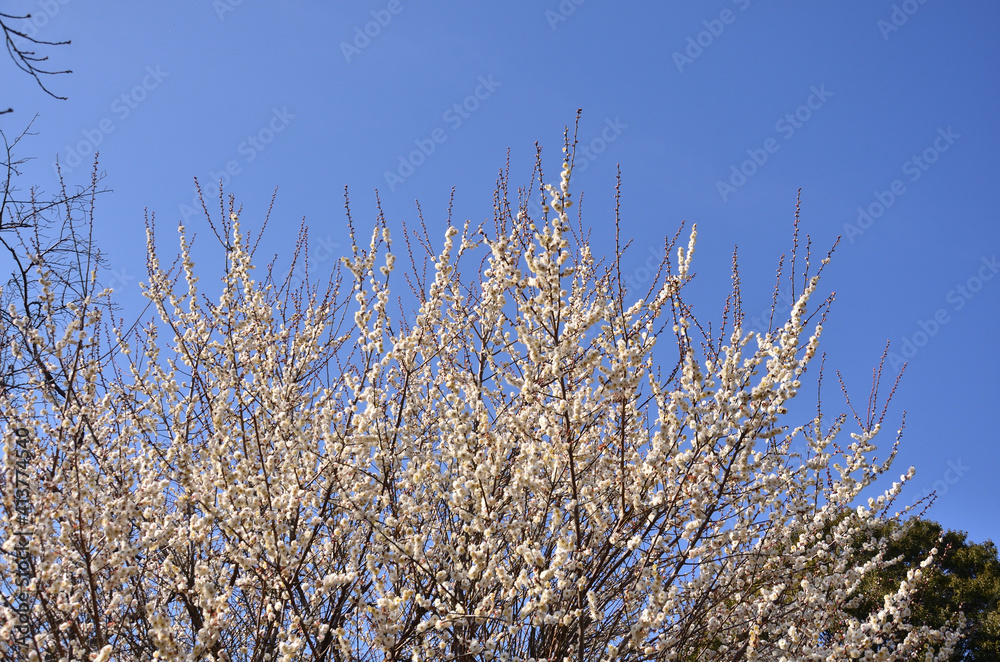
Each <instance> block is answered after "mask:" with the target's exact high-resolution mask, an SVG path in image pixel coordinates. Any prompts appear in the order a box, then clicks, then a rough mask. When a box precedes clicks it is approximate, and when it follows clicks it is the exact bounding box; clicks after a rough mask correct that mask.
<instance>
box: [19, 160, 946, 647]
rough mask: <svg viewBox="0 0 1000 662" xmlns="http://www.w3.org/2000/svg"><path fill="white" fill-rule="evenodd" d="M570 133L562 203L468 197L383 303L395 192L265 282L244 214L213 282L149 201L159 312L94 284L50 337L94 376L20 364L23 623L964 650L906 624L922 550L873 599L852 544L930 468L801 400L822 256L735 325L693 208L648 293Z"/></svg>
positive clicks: (302, 641)
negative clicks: (167, 246)
mask: <svg viewBox="0 0 1000 662" xmlns="http://www.w3.org/2000/svg"><path fill="white" fill-rule="evenodd" d="M571 163H572V159H571V152H569V151H567V152H566V162H565V163H564V164H563V168H562V173H561V178H560V185H559V186H558V187H552V186H549V187H546V188H545V189H544V190H545V191H546V193H547V195H548V198H547V201H546V205H545V208H544V212H543V213H544V216H543V217H542V218H530V217H529V216H528V214H527V211H526V207H525V206H522V208H520V209H519V208H518V206H517V205H516V204H514V205H511V203H510V202H509V201H508V200H507V198H506V191H507V188H506V182H505V181H504V182H503V185H502V186H501V187H500V188H499V189H498V197H497V202H496V206H495V210H496V212H495V213H496V218H495V224H494V225H493V228H494V229H493V230H492V231H487V230H486V229H485V228H484V227H475V226H473V225H472V224H471V223H469V222H466V223H464V224H463V225H460V226H450V227H448V229H447V231H446V232H445V233H444V238H443V248H442V249H441V251H440V252H439V253H437V254H434V255H429V256H428V257H429V258H430V260H429V265H430V273H427V272H426V271H425V272H423V273H421V272H420V270H419V269H417V267H416V265H417V264H418V263H419V260H420V256H418V255H411V257H413V258H414V260H413V265H414V272H413V273H410V274H408V276H407V278H408V280H409V283H410V284H411V285H412V287H413V290H414V293H415V295H416V296H417V297H418V302H417V306H418V310H417V311H416V312H415V313H414V314H412V315H404V314H403V313H402V312H399V313H391V312H390V307H391V304H392V303H393V302H395V301H397V293H396V291H395V290H390V281H391V280H392V279H393V278H394V273H395V270H396V264H395V263H396V256H395V254H394V253H393V252H392V244H391V240H390V235H389V232H388V230H387V228H385V226H384V223H383V222H380V224H379V226H378V227H376V228H375V229H374V231H373V233H372V235H371V240H370V242H369V243H368V244H367V246H362V245H358V243H357V242H356V241H354V237H355V234H354V229H353V227H354V226H353V223H352V225H351V237H352V243H353V250H352V252H351V254H350V255H349V256H348V257H345V258H344V260H343V264H344V266H345V269H344V270H338V271H337V274H336V276H335V277H334V278H333V279H332V280H331V281H330V285H329V288H328V289H327V290H326V291H325V292H323V291H320V290H319V289H318V288H317V287H316V286H315V285H310V284H306V285H303V286H300V287H299V289H297V290H294V291H292V290H290V288H289V286H288V282H289V281H288V280H285V282H284V283H282V282H281V281H280V280H275V279H273V277H272V272H271V270H270V269H268V270H267V271H266V273H264V274H263V275H262V276H261V278H262V280H255V278H254V273H255V271H254V268H253V260H252V259H253V250H252V246H255V245H256V244H255V243H254V242H250V241H248V239H247V237H246V236H245V235H244V233H243V230H242V227H241V222H240V220H239V219H238V218H237V217H236V215H235V214H234V215H233V216H232V217H230V218H229V221H228V222H224V223H223V226H224V231H225V233H224V236H221V237H220V240H221V241H222V242H223V244H224V245H225V246H226V247H227V249H228V250H227V252H226V259H227V266H226V270H225V273H224V276H223V279H222V283H221V290H220V292H219V293H218V294H217V295H216V296H207V295H206V294H203V292H202V290H201V289H199V287H200V283H202V282H204V281H203V280H199V277H198V276H197V275H196V268H195V264H194V261H193V259H192V257H191V247H190V244H189V242H188V239H187V234H186V232H187V231H186V229H185V228H183V227H182V228H180V247H181V248H180V259H179V265H177V266H179V269H178V268H173V269H170V270H165V269H164V267H163V266H162V265H161V262H160V259H159V257H158V253H157V250H156V247H155V245H154V236H153V232H152V229H150V231H149V233H148V251H149V258H148V270H149V277H148V283H146V284H145V286H144V288H145V294H146V296H147V297H148V299H149V300H150V302H151V306H152V309H153V310H155V314H156V317H155V319H152V320H148V321H146V322H145V323H144V324H142V325H139V326H137V327H135V328H134V329H129V328H117V327H115V328H111V329H110V330H108V329H106V327H105V326H104V325H103V321H102V319H101V318H100V315H99V314H97V315H95V314H94V310H95V309H94V308H93V305H92V302H89V301H87V302H83V303H82V305H81V306H80V308H79V312H80V315H79V319H78V320H77V321H76V322H75V323H73V324H71V325H70V326H69V328H67V329H65V330H58V329H56V328H55V327H54V326H49V327H47V329H43V333H41V334H39V335H38V336H36V337H35V339H34V341H33V342H35V343H36V345H35V349H37V351H39V352H40V355H41V356H43V357H44V360H45V361H48V362H50V363H51V364H52V365H57V364H58V365H61V366H63V367H64V368H66V370H64V371H63V373H62V374H68V375H72V377H71V379H70V380H69V382H68V383H65V384H60V385H59V386H60V389H61V391H56V390H55V389H54V385H53V384H50V383H47V382H45V381H44V380H43V379H41V377H39V379H38V380H37V382H36V383H35V384H34V388H33V389H31V390H30V391H28V392H27V393H26V394H24V395H23V396H19V397H18V398H14V396H12V395H8V394H7V393H3V394H2V395H0V410H2V415H3V417H4V423H5V427H4V430H3V439H4V444H5V448H6V456H5V461H6V467H7V472H6V474H5V475H6V476H7V479H6V480H7V482H6V484H5V486H4V491H3V518H2V521H0V528H2V529H3V538H4V540H5V541H6V542H4V545H3V550H4V553H3V554H2V555H0V565H2V566H3V567H2V568H0V574H2V576H3V578H4V579H3V581H4V582H6V584H5V590H4V591H3V593H4V595H8V596H9V595H12V594H13V592H14V590H15V588H16V587H15V586H14V583H13V582H14V578H15V576H16V573H15V571H14V569H15V566H16V565H17V558H16V556H15V551H14V550H15V545H16V543H17V536H18V532H24V531H25V528H24V525H23V524H22V522H21V521H20V520H19V519H18V512H17V511H16V510H15V507H14V500H13V494H14V491H13V487H12V485H11V478H10V477H11V476H13V472H14V471H15V470H21V471H24V472H26V474H27V475H28V477H29V479H28V481H27V482H28V484H29V485H30V495H29V497H30V501H31V503H32V506H33V512H32V514H31V517H30V522H29V524H28V528H29V529H30V546H29V548H30V554H31V558H32V559H33V560H32V564H33V567H32V577H33V579H32V585H31V587H30V592H31V595H32V602H31V609H32V611H31V614H30V619H29V622H30V624H31V625H30V627H31V634H32V635H33V639H31V642H30V643H29V644H28V648H29V649H30V650H29V651H28V653H30V655H33V656H34V659H39V660H66V661H68V660H99V661H101V662H104V661H107V660H121V661H126V660H127V661H139V660H184V661H189V662H194V661H196V660H214V661H225V662H228V661H233V662H235V661H246V662H251V661H253V662H260V661H262V660H268V661H271V662H277V661H282V662H291V661H293V660H329V661H331V662H332V661H344V662H347V661H354V660H365V661H367V660H371V661H375V660H379V661H381V660H393V661H402V660H441V661H445V660H455V661H472V660H483V661H486V660H501V661H504V662H528V661H536V662H540V661H542V660H545V661H548V662H552V661H556V660H559V661H562V660H588V661H594V662H598V661H610V660H636V661H639V660H663V661H676V662H681V661H687V660H705V661H734V662H735V661H737V660H761V661H763V660H767V661H774V662H778V661H788V662H792V661H800V660H801V661H805V660H811V661H817V662H818V661H821V660H822V661H830V662H839V661H842V660H852V659H859V660H909V659H917V658H916V656H917V655H918V654H919V655H920V656H921V658H920V659H928V660H943V659H945V657H946V656H947V655H948V654H949V652H950V650H951V647H952V645H953V644H954V642H955V641H956V635H955V633H954V632H952V631H950V630H949V631H940V632H939V631H933V630H930V629H927V628H916V627H912V626H911V625H910V624H909V622H908V615H909V605H910V604H911V601H912V599H913V596H914V592H915V591H916V590H917V588H918V587H919V585H920V582H921V576H922V574H921V571H914V572H912V573H911V574H910V576H909V577H908V578H907V580H906V581H905V582H903V583H902V584H900V586H898V587H896V590H894V591H893V592H891V593H890V594H888V595H886V596H885V599H884V605H883V607H882V608H881V609H880V610H879V611H877V612H876V613H874V614H872V615H871V616H870V617H868V618H867V619H865V620H858V619H856V618H852V617H851V616H850V615H849V614H848V612H847V610H848V609H849V608H850V603H851V599H852V596H853V594H854V591H855V590H856V589H857V588H858V586H859V585H860V582H861V579H862V577H863V575H864V574H865V572H866V571H868V570H870V569H872V568H874V567H875V566H876V564H878V563H882V562H883V559H882V555H881V554H877V555H876V556H875V558H874V559H873V560H870V561H860V560H855V559H858V558H862V557H861V556H858V555H855V552H860V551H862V550H863V549H875V550H878V549H884V542H883V541H880V540H877V539H875V540H871V539H870V534H871V532H872V531H874V530H875V528H876V527H877V525H878V524H879V522H880V520H881V519H882V518H884V517H888V516H893V515H892V514H891V513H890V511H889V510H888V509H889V508H890V507H891V505H892V503H893V500H894V498H895V497H896V496H897V495H898V494H899V493H900V490H901V489H902V487H903V485H904V484H905V483H906V482H907V480H908V479H909V478H910V477H911V476H912V475H913V472H912V470H910V471H908V472H906V473H905V474H904V475H903V476H902V477H901V478H900V479H899V481H897V482H896V483H894V484H893V486H892V487H891V488H890V489H888V490H886V491H885V493H884V495H882V496H879V497H878V498H877V500H874V501H873V500H869V501H868V502H867V504H868V505H867V507H866V506H864V505H858V504H857V503H856V501H857V500H858V498H859V494H860V493H861V492H862V490H864V489H865V488H867V487H869V486H870V485H872V484H873V483H874V482H875V481H876V479H878V478H879V476H881V475H883V474H885V473H886V472H887V471H888V470H889V463H888V462H885V461H883V462H876V460H875V459H874V456H873V452H874V451H875V449H876V447H875V443H874V442H875V437H876V434H877V433H878V429H879V426H878V424H877V423H878V422H881V421H880V420H879V421H878V422H876V421H874V420H873V419H871V417H869V420H867V421H863V423H864V424H863V425H862V426H861V429H860V430H858V431H856V432H855V433H854V434H852V435H851V439H850V442H849V443H847V444H846V445H844V444H843V443H842V444H841V445H839V446H838V445H837V443H836V442H835V439H839V438H842V434H843V433H842V428H844V427H845V426H846V425H847V423H846V419H845V418H844V417H841V418H837V419H835V420H833V421H826V420H824V419H823V418H822V417H820V416H819V415H817V417H816V418H815V420H813V421H810V422H807V423H806V424H796V425H791V424H790V423H789V422H787V421H788V415H787V408H788V406H789V403H790V401H791V399H792V398H793V397H795V396H796V395H797V394H798V393H799V391H800V390H801V388H802V386H803V384H802V380H803V379H805V373H806V371H807V370H808V368H809V366H810V362H811V361H812V360H813V359H814V358H815V356H816V354H817V351H818V347H819V343H820V337H821V334H822V326H821V325H820V324H819V323H817V321H816V320H813V319H811V314H812V311H813V310H815V309H816V308H817V307H818V306H817V304H816V303H815V301H814V300H813V299H814V298H816V297H817V296H818V295H817V287H818V282H819V280H818V277H819V275H818V274H811V275H810V274H808V273H806V274H805V275H803V276H800V280H799V282H801V283H803V287H802V290H801V292H799V293H798V298H797V302H796V304H795V305H794V307H793V308H792V309H791V312H790V314H789V317H788V319H787V320H784V321H783V323H782V324H781V325H780V326H777V328H775V329H774V330H772V331H770V332H768V333H766V334H754V333H750V332H748V331H745V330H744V328H743V327H742V314H741V312H740V309H739V303H738V294H739V291H738V284H739V281H738V279H734V294H735V296H734V298H733V299H731V305H730V306H729V307H727V313H726V315H727V318H726V321H725V322H724V324H723V326H722V327H721V329H722V330H721V331H720V329H719V328H716V327H703V326H702V325H701V324H700V323H699V322H698V320H697V319H696V318H695V317H694V315H693V312H692V310H691V307H690V305H689V304H688V303H687V302H686V301H685V299H684V298H683V295H684V288H685V287H687V286H688V284H689V283H690V282H691V279H692V273H693V271H692V270H693V262H692V260H693V255H694V249H695V239H696V234H695V232H694V230H692V231H691V232H690V235H689V241H688V242H687V244H686V245H684V246H675V244H674V243H673V242H667V248H668V250H667V252H666V255H667V256H668V258H667V259H665V261H664V264H663V269H662V270H661V273H660V275H659V279H658V280H657V282H655V283H653V284H652V286H651V287H650V288H649V291H648V293H647V294H646V295H645V296H643V295H642V293H634V292H627V291H625V290H624V288H623V285H622V282H623V281H622V277H621V276H622V272H621V270H622V266H623V263H622V260H621V253H620V252H619V253H618V254H616V255H612V256H611V260H612V261H611V264H610V265H609V266H607V267H605V266H602V262H601V261H600V257H599V256H595V252H596V251H595V250H594V248H593V247H592V246H589V245H588V244H587V243H586V242H584V241H582V240H580V239H579V238H580V237H583V236H585V235H584V233H583V231H582V228H581V227H579V226H574V225H573V223H572V222H571V219H570V217H569V215H568V210H569V209H570V208H572V207H573V204H572V201H571V194H570V188H569V184H570V172H571V167H572V166H571ZM224 220H225V219H224ZM213 229H214V226H213ZM423 245H424V246H427V244H426V242H424V244H423ZM675 250H676V252H675ZM674 255H676V259H672V256H674ZM469 261H471V262H472V263H473V265H474V266H473V267H472V268H471V269H469V271H470V272H471V273H472V274H474V276H475V277H473V278H470V279H466V278H464V277H463V276H462V273H461V270H460V268H459V267H460V264H461V263H462V262H465V263H468V262H469ZM823 264H826V260H824V261H823ZM820 270H822V268H821V269H820ZM46 282H47V281H43V283H46ZM392 282H393V286H394V287H395V286H396V281H394V280H393V281H392ZM49 293H50V292H49V289H48V285H47V284H46V285H45V293H44V295H43V297H44V296H47V295H48V294H49ZM634 297H639V298H638V300H637V301H636V300H635V299H634ZM213 301H214V302H213ZM41 305H43V306H44V305H46V301H44V300H43V301H42V302H41ZM819 307H822V304H820V305H819ZM709 329H712V330H709ZM46 333H47V335H46ZM671 335H672V336H673V339H674V340H675V341H676V343H675V345H676V349H673V348H672V349H671V350H670V351H669V352H668V351H667V350H666V348H665V347H664V346H663V345H664V341H665V340H667V339H668V338H670V336H671ZM654 350H655V351H654ZM60 392H62V393H64V394H65V397H62V396H60V394H59V393H60ZM15 428H23V429H26V430H28V431H30V435H31V444H32V447H31V448H32V457H31V459H30V460H28V461H23V462H22V461H21V460H19V459H18V456H17V454H16V453H15V452H14V450H13V449H14V448H15V444H16V441H15V437H14V432H13V430H14V429H15ZM793 444H799V445H801V446H802V447H803V448H804V449H805V450H803V451H793ZM894 448H895V445H894V444H893V449H894ZM890 459H891V458H890ZM18 462H22V463H21V464H20V465H19V464H18ZM865 558H870V555H869V557H865ZM928 563H929V561H928ZM926 566H927V564H926V563H925V564H923V565H922V567H923V568H926ZM926 572H929V570H926ZM17 623H18V614H17V613H16V612H15V611H14V609H13V608H12V603H11V602H10V601H9V600H8V601H7V602H5V603H4V608H3V610H2V612H0V628H2V629H0V655H2V656H4V659H13V658H14V657H15V656H17V655H20V654H21V653H24V651H19V649H18V646H19V644H17V643H15V639H14V628H15V626H16V624H17ZM925 654H926V655H927V657H926V658H924V657H923V655H925Z"/></svg>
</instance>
